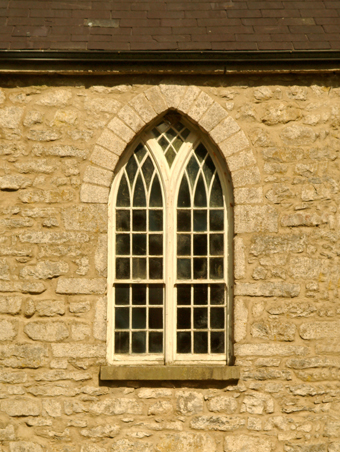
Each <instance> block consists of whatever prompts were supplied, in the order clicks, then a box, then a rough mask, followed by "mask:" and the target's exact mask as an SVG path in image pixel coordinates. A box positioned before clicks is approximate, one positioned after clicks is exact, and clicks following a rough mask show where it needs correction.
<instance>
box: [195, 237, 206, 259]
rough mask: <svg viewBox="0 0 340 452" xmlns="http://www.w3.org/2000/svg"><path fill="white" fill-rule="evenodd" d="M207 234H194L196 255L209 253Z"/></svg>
mask: <svg viewBox="0 0 340 452" xmlns="http://www.w3.org/2000/svg"><path fill="white" fill-rule="evenodd" d="M207 249H208V248H207V235H206V234H195V235H194V255H195V256H206V255H207Z"/></svg>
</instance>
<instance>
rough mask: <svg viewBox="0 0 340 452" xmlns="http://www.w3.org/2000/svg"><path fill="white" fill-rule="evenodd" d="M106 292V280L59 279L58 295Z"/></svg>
mask: <svg viewBox="0 0 340 452" xmlns="http://www.w3.org/2000/svg"><path fill="white" fill-rule="evenodd" d="M105 291H106V280H105V279H104V278H93V279H86V278H63V277H61V278H59V280H58V284H57V290H56V292H57V293H60V294H74V295H77V294H79V295H84V294H85V295H92V294H103V293H105Z"/></svg>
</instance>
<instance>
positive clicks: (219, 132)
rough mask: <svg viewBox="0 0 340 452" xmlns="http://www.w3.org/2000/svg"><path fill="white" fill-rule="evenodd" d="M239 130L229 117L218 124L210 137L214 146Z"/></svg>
mask: <svg viewBox="0 0 340 452" xmlns="http://www.w3.org/2000/svg"><path fill="white" fill-rule="evenodd" d="M239 130H240V126H239V125H238V124H237V122H236V121H235V120H234V119H233V118H232V117H230V116H228V118H226V119H224V120H223V121H222V122H220V123H219V124H218V125H217V126H216V127H215V128H214V129H213V130H212V131H211V132H210V136H211V138H212V139H213V140H214V141H215V143H216V144H219V143H221V142H222V141H225V140H226V139H227V138H229V137H231V136H232V135H234V134H235V133H236V132H238V131H239Z"/></svg>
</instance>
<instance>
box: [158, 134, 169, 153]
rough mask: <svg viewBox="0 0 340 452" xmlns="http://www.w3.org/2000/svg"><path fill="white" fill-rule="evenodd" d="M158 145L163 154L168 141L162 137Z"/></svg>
mask: <svg viewBox="0 0 340 452" xmlns="http://www.w3.org/2000/svg"><path fill="white" fill-rule="evenodd" d="M158 143H159V145H160V147H161V148H162V150H163V152H164V151H165V150H166V148H167V146H168V145H169V142H168V140H167V139H166V138H164V137H162V138H161V139H160V140H159V142H158Z"/></svg>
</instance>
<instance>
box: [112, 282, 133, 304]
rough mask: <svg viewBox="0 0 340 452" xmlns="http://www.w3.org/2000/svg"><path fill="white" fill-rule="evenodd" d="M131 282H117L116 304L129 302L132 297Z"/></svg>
mask: <svg viewBox="0 0 340 452" xmlns="http://www.w3.org/2000/svg"><path fill="white" fill-rule="evenodd" d="M129 295H130V286H129V284H116V286H115V304H118V305H122V304H123V305H124V304H129V298H130V296H129Z"/></svg>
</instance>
